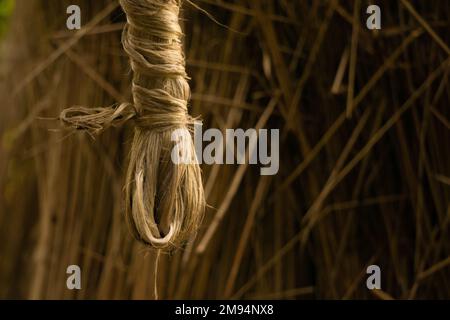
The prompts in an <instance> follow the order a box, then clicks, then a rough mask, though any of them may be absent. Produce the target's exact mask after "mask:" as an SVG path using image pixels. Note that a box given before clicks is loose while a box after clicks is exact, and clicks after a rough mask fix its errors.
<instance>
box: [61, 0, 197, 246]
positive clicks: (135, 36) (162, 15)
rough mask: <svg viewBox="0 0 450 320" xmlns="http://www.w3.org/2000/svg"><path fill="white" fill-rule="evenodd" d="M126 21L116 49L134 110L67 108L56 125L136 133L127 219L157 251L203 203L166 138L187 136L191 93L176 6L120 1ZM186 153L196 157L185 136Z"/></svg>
mask: <svg viewBox="0 0 450 320" xmlns="http://www.w3.org/2000/svg"><path fill="white" fill-rule="evenodd" d="M120 4H121V6H122V8H123V10H124V11H125V13H126V16H127V24H126V26H125V29H124V33H123V38H122V42H123V47H124V49H125V51H126V53H127V54H128V56H129V57H130V62H131V68H132V70H133V72H134V75H133V83H132V94H133V103H123V104H121V105H119V106H118V107H115V108H86V107H72V108H69V109H66V110H64V111H63V112H62V113H61V115H60V119H61V121H62V122H63V123H64V124H65V125H66V126H69V127H70V128H75V129H82V130H87V131H88V132H90V133H92V134H98V133H100V132H101V131H103V130H105V129H106V128H108V127H110V126H118V125H121V124H123V123H125V122H127V121H128V122H130V123H132V124H133V125H134V126H135V129H134V131H135V133H134V139H133V144H132V147H131V153H130V163H129V167H128V173H127V179H126V186H125V191H126V215H127V220H128V221H129V223H130V226H131V230H132V232H133V234H134V236H135V237H136V238H137V239H138V240H140V241H142V242H144V243H145V244H149V245H152V246H154V247H157V248H161V249H173V248H176V247H179V246H181V245H182V244H183V243H184V242H185V241H186V240H187V239H188V238H190V237H191V236H192V235H193V234H194V233H195V232H196V230H197V228H198V225H199V224H200V221H201V218H202V215H203V211H204V207H205V200H204V194H203V184H202V178H201V171H200V168H199V166H198V164H196V163H195V162H191V163H190V164H175V163H173V162H172V160H171V152H172V149H173V146H174V144H175V142H174V141H172V137H171V136H172V132H173V131H174V130H176V129H191V128H192V124H193V119H192V118H191V117H190V116H189V115H188V112H187V103H188V100H189V97H190V88H189V84H188V82H187V78H188V77H187V74H186V71H185V58H184V55H183V49H182V37H183V33H182V30H181V27H180V24H179V11H180V6H181V0H120ZM183 141H185V145H184V148H185V149H186V150H185V152H187V154H190V155H195V152H194V149H195V148H194V143H193V141H192V138H191V137H190V135H189V139H187V140H183Z"/></svg>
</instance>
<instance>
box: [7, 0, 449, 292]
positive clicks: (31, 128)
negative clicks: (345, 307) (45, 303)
mask: <svg viewBox="0 0 450 320" xmlns="http://www.w3.org/2000/svg"><path fill="white" fill-rule="evenodd" d="M192 1H193V3H194V4H195V5H196V6H199V7H201V8H202V9H203V10H205V11H203V10H201V9H199V8H198V7H196V6H193V5H192V4H190V3H189V2H187V1H185V2H184V5H183V12H182V16H183V29H184V31H185V34H186V37H185V51H186V59H187V70H188V74H189V75H190V77H191V81H190V84H191V87H192V91H193V94H192V100H191V103H190V110H191V114H193V115H195V116H200V117H201V118H202V119H203V120H204V129H206V128H210V127H211V128H220V129H222V130H224V129H225V128H244V129H247V128H254V127H255V126H256V124H257V123H258V122H260V123H262V126H263V127H264V128H267V129H271V128H273V129H280V139H281V140H280V170H279V172H278V174H277V175H275V176H260V174H259V167H258V166H255V165H249V166H246V165H211V166H208V165H204V166H202V170H203V179H204V186H205V192H206V195H207V202H208V205H209V207H208V210H207V212H206V216H205V220H204V222H203V224H202V227H201V229H200V231H199V233H198V235H197V237H196V238H195V239H192V240H191V241H190V242H189V243H188V244H187V245H186V246H185V247H184V248H182V249H181V250H178V251H177V252H173V253H170V254H164V255H162V257H161V261H160V264H159V269H158V273H157V287H158V292H159V297H160V298H163V299H174V298H184V299H205V298H209V299H216V298H222V299H228V298H233V299H392V298H394V299H432V298H437V299H448V298H450V242H449V240H450V235H449V219H450V202H449V200H450V148H449V146H450V144H449V141H450V140H449V138H450V131H449V129H450V108H449V102H450V90H449V88H450V85H449V71H450V69H449V56H450V49H449V46H450V43H449V40H450V39H449V34H450V33H449V30H450V21H449V16H450V3H449V2H448V1H447V0H432V1H430V0H415V1H413V0H399V1H388V0H384V1H381V0H380V1H366V0H354V1H344V0H329V1H326V0H316V1H315V0H311V1H309V0H308V1H307V0H192ZM72 4H76V5H79V6H80V8H81V12H82V26H83V28H82V29H81V30H80V31H78V32H77V31H70V30H67V28H66V20H67V18H68V15H67V14H66V8H67V7H68V6H69V5H72ZM370 4H377V5H379V6H380V8H381V22H382V26H381V27H382V28H381V30H368V29H367V27H366V20H367V18H368V16H369V15H368V14H367V13H366V9H367V6H368V5H370ZM124 22H125V16H124V14H123V12H122V11H121V9H120V6H119V4H118V1H113V0H95V1H93V0H15V1H14V0H0V98H1V101H2V103H1V104H0V108H1V109H0V114H1V116H0V298H3V299H5V298H14V299H17V298H19V299H38V298H39V299H153V298H154V275H155V272H154V271H155V256H156V255H155V252H154V251H153V250H150V249H148V248H145V247H143V246H142V245H140V244H138V243H137V242H136V241H134V240H133V239H132V237H131V235H130V232H129V230H128V229H127V226H126V223H125V219H124V214H123V211H124V206H123V203H124V201H123V200H124V199H123V198H124V191H123V183H124V174H125V171H126V167H127V156H128V149H129V147H130V142H131V138H132V133H133V131H132V128H129V127H124V128H118V129H117V128H116V129H111V130H108V131H107V132H105V133H103V134H101V135H100V136H98V137H95V138H94V137H91V136H89V135H88V134H86V133H82V132H75V133H73V132H69V131H66V130H64V129H63V128H62V126H61V125H60V123H59V121H58V120H57V117H58V115H59V113H60V112H61V110H62V109H64V108H66V107H70V106H73V105H85V106H92V107H101V106H108V105H112V104H114V103H116V102H120V101H130V99H131V98H130V83H131V72H130V67H129V63H128V59H127V56H126V54H125V52H124V51H123V48H122V44H121V32H122V29H123V26H124ZM273 106H275V108H274V109H273V111H271V109H272V107H273ZM267 116H268V117H267ZM212 221H216V222H218V227H217V228H216V229H211V232H212V233H211V234H212V237H210V238H209V237H205V236H204V235H205V233H206V232H207V231H208V230H209V229H210V228H213V227H211V226H213V225H214V224H212ZM73 264H75V265H79V266H80V267H81V272H82V290H73V291H72V290H68V289H67V287H66V279H67V277H68V275H67V274H66V269H67V267H68V266H69V265H73ZM369 265H378V266H379V267H380V270H381V290H368V289H367V287H366V279H367V277H368V275H367V274H366V268H367V267H368V266H369Z"/></svg>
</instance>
